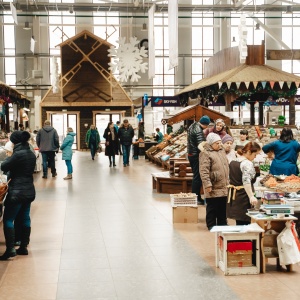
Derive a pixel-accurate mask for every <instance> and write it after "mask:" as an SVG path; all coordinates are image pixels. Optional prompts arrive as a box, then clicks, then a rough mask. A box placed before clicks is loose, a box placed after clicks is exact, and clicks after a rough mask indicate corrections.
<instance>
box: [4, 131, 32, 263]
mask: <svg viewBox="0 0 300 300" xmlns="http://www.w3.org/2000/svg"><path fill="white" fill-rule="evenodd" d="M29 139H30V133H29V132H27V131H14V132H13V133H12V134H11V136H10V141H11V142H12V143H13V144H14V149H13V154H12V156H10V157H7V158H6V159H5V160H4V161H3V163H2V164H1V170H2V171H4V172H6V173H8V174H9V178H8V179H10V182H9V185H8V193H7V196H6V199H5V204H4V205H5V210H4V215H3V230H4V236H5V243H6V251H5V253H4V254H3V255H2V256H0V260H7V259H8V258H10V257H14V256H16V254H18V255H28V250H27V245H28V244H29V239H30V232H31V223H30V206H31V202H32V201H33V200H34V199H35V188H34V184H33V172H34V168H35V162H36V157H35V155H34V154H33V152H32V151H31V150H30V147H29V144H28V140H29ZM18 214H19V217H20V220H21V224H22V230H21V245H20V248H19V249H17V251H16V250H15V248H14V243H15V229H14V221H15V219H16V217H17V215H18Z"/></svg>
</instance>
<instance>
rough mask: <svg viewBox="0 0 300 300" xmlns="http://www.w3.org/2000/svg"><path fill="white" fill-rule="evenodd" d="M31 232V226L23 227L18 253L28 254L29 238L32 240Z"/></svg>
mask: <svg viewBox="0 0 300 300" xmlns="http://www.w3.org/2000/svg"><path fill="white" fill-rule="evenodd" d="M30 232H31V227H23V229H22V238H21V246H20V248H19V249H17V254H18V255H28V250H27V246H28V244H29V240H30Z"/></svg>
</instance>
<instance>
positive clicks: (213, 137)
mask: <svg viewBox="0 0 300 300" xmlns="http://www.w3.org/2000/svg"><path fill="white" fill-rule="evenodd" d="M206 141H207V143H208V144H209V145H212V144H213V143H215V142H217V141H221V137H220V136H219V135H218V134H216V133H213V132H211V133H210V134H209V135H208V136H207V137H206Z"/></svg>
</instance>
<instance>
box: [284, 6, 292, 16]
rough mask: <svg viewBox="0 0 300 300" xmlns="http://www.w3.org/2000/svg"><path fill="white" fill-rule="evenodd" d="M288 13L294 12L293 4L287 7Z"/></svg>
mask: <svg viewBox="0 0 300 300" xmlns="http://www.w3.org/2000/svg"><path fill="white" fill-rule="evenodd" d="M286 13H287V14H292V13H293V7H292V6H291V5H288V6H287V7H286Z"/></svg>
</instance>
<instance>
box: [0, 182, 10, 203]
mask: <svg viewBox="0 0 300 300" xmlns="http://www.w3.org/2000/svg"><path fill="white" fill-rule="evenodd" d="M9 182H10V179H9V180H8V181H7V182H3V181H2V182H0V203H2V202H3V200H4V199H5V196H6V194H7V192H8V184H9Z"/></svg>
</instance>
